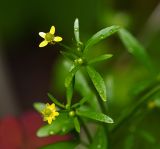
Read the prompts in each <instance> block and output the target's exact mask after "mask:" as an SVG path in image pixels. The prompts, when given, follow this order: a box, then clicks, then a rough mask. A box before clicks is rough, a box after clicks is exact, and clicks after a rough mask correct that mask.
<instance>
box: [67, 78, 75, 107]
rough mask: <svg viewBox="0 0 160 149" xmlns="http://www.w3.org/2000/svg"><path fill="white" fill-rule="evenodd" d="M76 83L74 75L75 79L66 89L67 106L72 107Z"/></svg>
mask: <svg viewBox="0 0 160 149" xmlns="http://www.w3.org/2000/svg"><path fill="white" fill-rule="evenodd" d="M74 83H75V77H73V80H72V82H71V84H70V86H69V87H68V88H67V89H66V94H67V106H68V107H70V105H71V100H72V96H73V88H74Z"/></svg>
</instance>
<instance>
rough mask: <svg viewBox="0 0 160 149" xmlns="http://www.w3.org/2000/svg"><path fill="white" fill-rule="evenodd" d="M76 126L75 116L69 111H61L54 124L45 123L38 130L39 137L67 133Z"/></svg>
mask: <svg viewBox="0 0 160 149" xmlns="http://www.w3.org/2000/svg"><path fill="white" fill-rule="evenodd" d="M73 128H74V124H73V118H72V117H70V116H69V115H68V113H60V114H59V116H58V117H57V118H56V119H55V120H54V121H53V122H52V124H50V125H49V124H48V125H45V126H43V127H41V128H40V129H39V130H38V131H37V136H38V137H47V136H50V135H55V134H61V135H64V134H67V133H68V132H69V131H70V130H72V129H73Z"/></svg>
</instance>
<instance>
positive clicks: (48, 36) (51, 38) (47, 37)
mask: <svg viewBox="0 0 160 149" xmlns="http://www.w3.org/2000/svg"><path fill="white" fill-rule="evenodd" d="M54 34H55V27H54V26H52V27H51V29H50V31H49V32H48V33H44V32H39V36H41V37H42V38H44V41H42V42H41V43H40V44H39V47H44V46H46V45H47V44H48V43H52V44H54V43H55V42H60V41H62V37H60V36H55V35H54Z"/></svg>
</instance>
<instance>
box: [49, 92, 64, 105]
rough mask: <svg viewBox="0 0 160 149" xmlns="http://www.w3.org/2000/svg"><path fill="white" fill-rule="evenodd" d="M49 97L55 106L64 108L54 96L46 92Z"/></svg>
mask: <svg viewBox="0 0 160 149" xmlns="http://www.w3.org/2000/svg"><path fill="white" fill-rule="evenodd" d="M47 95H48V97H49V99H50V100H51V101H52V102H54V103H55V104H56V105H57V106H59V107H62V108H64V107H65V106H64V105H63V104H61V103H60V102H59V101H58V100H57V99H56V98H54V97H53V96H52V95H51V94H50V93H48V94H47Z"/></svg>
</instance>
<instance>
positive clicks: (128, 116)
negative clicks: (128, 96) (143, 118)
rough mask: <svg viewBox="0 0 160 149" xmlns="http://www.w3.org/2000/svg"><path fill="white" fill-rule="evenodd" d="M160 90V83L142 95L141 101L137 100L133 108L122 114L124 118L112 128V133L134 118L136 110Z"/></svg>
mask: <svg viewBox="0 0 160 149" xmlns="http://www.w3.org/2000/svg"><path fill="white" fill-rule="evenodd" d="M159 91H160V85H158V86H156V87H154V88H153V89H151V90H150V91H149V92H148V93H147V94H145V95H144V96H143V97H141V99H140V100H139V102H137V104H136V105H135V106H134V107H133V108H131V110H129V112H127V113H126V115H124V116H122V118H121V119H120V120H119V122H118V123H117V125H116V126H115V127H114V128H113V129H112V130H111V133H114V132H116V131H117V130H118V129H119V128H120V127H121V126H122V125H123V124H124V123H126V122H127V121H129V120H130V119H131V118H132V116H133V115H134V114H135V113H136V111H137V110H138V109H139V108H140V107H141V106H143V104H144V103H146V102H147V101H148V100H149V99H150V97H151V96H153V95H154V94H156V93H157V92H159Z"/></svg>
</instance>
